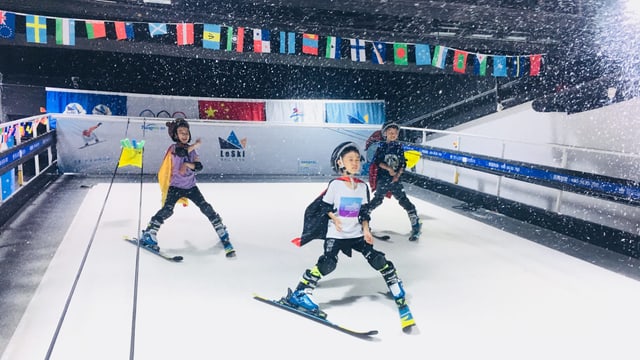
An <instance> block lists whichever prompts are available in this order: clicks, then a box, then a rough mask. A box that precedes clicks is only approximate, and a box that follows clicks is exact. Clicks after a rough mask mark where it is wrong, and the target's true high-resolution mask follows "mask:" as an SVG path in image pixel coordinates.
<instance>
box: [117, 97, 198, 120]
mask: <svg viewBox="0 0 640 360" xmlns="http://www.w3.org/2000/svg"><path fill="white" fill-rule="evenodd" d="M127 115H129V116H139V117H148V118H152V117H155V118H172V119H175V118H178V117H182V118H185V119H197V118H198V116H199V115H198V99H196V98H187V97H184V98H182V97H173V96H143V95H140V96H132V95H129V96H128V97H127Z"/></svg>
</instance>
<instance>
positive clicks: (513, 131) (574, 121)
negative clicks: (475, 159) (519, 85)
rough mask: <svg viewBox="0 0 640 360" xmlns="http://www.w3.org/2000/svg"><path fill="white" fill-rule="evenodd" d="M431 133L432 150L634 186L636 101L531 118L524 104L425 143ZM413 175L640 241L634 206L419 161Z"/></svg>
mask: <svg viewBox="0 0 640 360" xmlns="http://www.w3.org/2000/svg"><path fill="white" fill-rule="evenodd" d="M411 129H412V130H418V129H414V128H411ZM420 130H422V129H420ZM429 132H430V131H429ZM429 132H427V131H425V137H424V144H425V145H429V146H433V147H438V148H443V149H449V150H457V151H463V152H468V153H473V154H482V155H488V156H493V157H497V158H503V159H508V160H516V161H522V162H527V163H532V164H539V165H545V166H551V167H556V168H564V169H570V170H577V171H583V172H586V173H591V174H599V175H604V176H609V177H615V178H620V179H626V180H631V181H635V182H640V142H639V141H638V139H639V138H640V99H633V100H630V101H626V102H622V103H616V104H611V105H609V106H606V107H603V108H599V109H595V110H591V111H586V112H582V113H578V114H572V115H567V114H565V113H540V112H536V111H534V110H533V109H532V107H531V103H526V104H523V105H520V106H517V107H514V108H510V109H507V110H505V111H502V112H498V113H494V114H491V115H489V116H486V117H483V118H481V119H478V120H475V121H472V122H469V123H466V124H464V125H461V126H458V127H455V128H451V129H449V130H448V131H446V132H439V131H433V132H435V134H432V135H429V136H427V135H426V134H427V133H429ZM416 172H417V173H419V174H421V175H425V176H428V177H432V178H436V179H439V180H443V181H447V182H451V183H455V182H456V181H457V184H458V185H459V186H463V187H466V188H469V189H473V190H476V191H480V192H483V193H487V194H492V195H497V196H500V197H503V198H506V199H510V200H514V201H517V202H521V203H524V204H527V205H531V206H535V207H538V208H541V209H544V210H548V211H554V212H558V213H560V214H564V215H569V216H572V217H576V218H579V219H583V220H587V221H591V222H595V223H598V224H602V225H606V226H610V227H613V228H616V229H620V230H624V231H628V232H631V233H634V234H640V227H639V225H638V223H639V221H638V219H640V207H637V206H628V205H624V204H619V203H615V202H611V201H606V200H600V199H596V198H593V197H588V196H584V195H578V194H574V193H568V192H563V191H561V190H555V189H549V188H545V187H542V186H539V185H534V184H530V183H526V182H523V181H519V180H513V179H507V178H503V177H501V176H496V175H490V174H485V173H481V172H478V171H475V170H471V169H464V168H457V167H454V166H452V165H447V164H443V163H439V162H433V161H429V160H424V159H422V160H420V162H419V163H418V165H417V166H416ZM456 174H457V175H456Z"/></svg>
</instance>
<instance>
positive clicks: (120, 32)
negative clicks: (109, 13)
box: [115, 21, 134, 40]
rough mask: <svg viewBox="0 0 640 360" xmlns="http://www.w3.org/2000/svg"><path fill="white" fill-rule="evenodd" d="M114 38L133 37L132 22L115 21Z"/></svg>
mask: <svg viewBox="0 0 640 360" xmlns="http://www.w3.org/2000/svg"><path fill="white" fill-rule="evenodd" d="M115 25H116V38H117V39H118V40H126V39H133V38H134V35H133V24H132V23H130V22H124V21H116V22H115Z"/></svg>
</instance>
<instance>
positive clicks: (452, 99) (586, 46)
mask: <svg viewBox="0 0 640 360" xmlns="http://www.w3.org/2000/svg"><path fill="white" fill-rule="evenodd" d="M156 1H159V2H163V0H156ZM164 2H170V4H151V3H147V1H143V0H44V1H40V0H30V1H24V0H3V1H2V3H0V10H6V11H12V12H16V13H18V14H34V15H43V16H48V17H61V18H74V19H80V20H89V19H96V20H106V21H128V22H133V23H136V24H145V23H152V22H162V23H174V24H175V23H180V22H194V23H215V24H222V25H225V26H233V27H238V26H244V27H246V28H266V29H270V30H271V32H272V38H273V37H274V36H275V34H277V32H279V31H290V32H296V33H299V34H302V33H305V32H309V33H317V34H321V36H323V35H331V36H339V37H342V38H360V39H366V40H370V41H383V42H387V43H392V42H404V43H427V44H430V45H432V46H433V45H443V46H447V47H450V48H455V49H461V50H465V51H468V52H472V53H473V52H479V53H485V54H496V55H528V54H543V59H544V60H543V68H542V73H541V75H540V76H536V77H531V76H523V77H519V78H508V77H506V78H496V77H493V76H490V75H489V74H487V76H475V75H472V74H470V71H469V70H468V71H467V73H465V74H457V73H454V72H453V71H452V70H451V65H449V66H448V68H445V69H439V68H436V67H433V66H416V65H415V64H411V63H410V64H409V65H408V66H397V65H394V64H393V61H391V62H387V63H385V64H383V65H378V64H373V63H371V62H367V63H356V62H352V61H350V60H349V59H344V58H343V59H342V60H340V61H336V60H332V59H325V58H324V57H323V56H319V57H313V56H306V55H301V56H290V55H284V54H278V53H276V52H277V50H276V49H274V50H272V52H274V53H272V54H256V53H251V52H246V53H237V52H227V51H211V50H208V49H203V48H202V46H181V47H178V46H176V44H175V42H174V41H173V40H172V42H171V43H167V42H166V41H165V42H162V41H157V40H155V38H146V39H145V38H143V37H139V36H138V35H136V38H135V39H134V40H132V41H116V40H115V39H111V38H109V36H108V38H107V39H97V40H88V39H86V35H85V36H84V38H83V37H82V36H80V34H76V35H77V38H76V45H75V46H73V47H69V46H67V47H64V46H60V45H56V44H55V27H53V29H49V31H48V35H49V37H50V40H49V41H48V44H38V45H36V44H31V43H27V42H26V40H25V36H24V32H25V25H24V21H23V23H22V24H20V23H19V21H18V20H16V33H17V34H16V37H15V39H13V40H12V41H9V40H4V39H0V54H2V56H0V72H1V73H3V75H4V76H3V77H4V80H3V81H4V84H16V85H29V86H32V85H36V86H42V85H44V86H58V87H73V86H76V87H79V88H83V89H93V90H110V91H123V92H140V93H160V94H167V95H185V96H213V97H230V98H347V99H384V100H385V101H386V103H387V118H388V119H393V120H396V121H400V122H406V123H411V124H414V125H420V126H429V127H434V128H446V127H449V126H452V125H455V124H457V123H460V122H464V121H468V120H470V119H471V118H474V117H477V116H480V115H482V114H484V113H487V112H491V111H495V109H496V102H500V103H503V105H509V104H510V102H511V103H514V104H515V103H518V102H522V101H525V100H530V99H532V98H536V97H539V96H542V95H544V94H548V93H549V92H553V91H555V90H557V89H558V88H565V87H571V86H573V85H576V84H580V83H583V82H585V81H591V80H593V79H596V78H598V77H599V76H601V75H602V72H603V71H602V69H601V68H600V66H599V62H598V60H597V54H598V49H597V48H595V47H594V46H593V44H594V39H596V37H597V35H598V27H597V25H596V20H597V19H598V18H600V17H601V14H602V11H603V9H604V5H603V4H608V3H611V1H608V0H594V1H589V0H576V1H568V0H455V1H407V0H399V1H398V0H395V1H393V0H313V1H312V0H290V1H273V0H251V1H249V0H233V1H216V0H164ZM108 30H109V29H108ZM139 30H140V29H137V30H136V34H137V33H138V31H139ZM108 35H109V34H108ZM449 64H450V62H449ZM576 68H580V69H588V70H587V71H575V69H576ZM72 78H75V80H74V81H72V80H71V79H72ZM454 109H455V111H454Z"/></svg>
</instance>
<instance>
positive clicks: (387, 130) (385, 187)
mask: <svg viewBox="0 0 640 360" xmlns="http://www.w3.org/2000/svg"><path fill="white" fill-rule="evenodd" d="M399 130H400V127H399V126H398V125H397V124H395V123H390V124H387V125H385V126H384V127H383V128H382V135H383V136H384V140H385V141H384V142H382V143H380V145H379V147H378V149H377V150H376V153H375V155H374V158H373V160H372V164H375V165H376V166H377V168H378V169H377V171H376V174H377V176H376V179H375V195H374V196H373V199H372V200H371V202H370V203H369V205H368V206H367V209H366V211H367V214H368V215H370V214H371V212H372V211H373V210H374V209H375V208H377V207H378V206H380V204H382V201H383V200H384V197H385V195H387V194H391V195H393V196H394V197H395V198H396V200H398V203H399V204H400V206H402V208H404V209H405V210H406V211H407V214H408V215H409V221H410V222H411V235H409V240H410V241H416V240H418V238H419V237H420V233H421V231H422V222H421V221H420V218H419V217H418V214H417V212H416V207H415V205H413V203H412V202H411V200H409V198H408V197H407V194H406V193H405V192H404V187H403V186H402V183H401V182H400V176H401V175H402V173H403V172H404V169H405V167H406V159H405V157H404V149H403V148H402V144H401V143H399V142H398V141H396V140H398V133H399ZM372 186H373V185H372Z"/></svg>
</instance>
